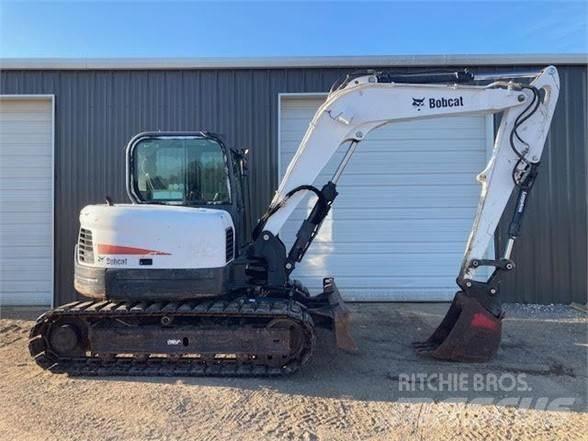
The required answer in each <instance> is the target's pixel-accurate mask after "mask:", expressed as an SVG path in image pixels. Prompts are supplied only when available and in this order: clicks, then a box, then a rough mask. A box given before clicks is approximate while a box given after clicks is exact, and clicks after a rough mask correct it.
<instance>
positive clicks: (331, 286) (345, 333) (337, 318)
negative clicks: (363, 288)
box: [323, 278, 358, 352]
mask: <svg viewBox="0 0 588 441" xmlns="http://www.w3.org/2000/svg"><path fill="white" fill-rule="evenodd" d="M323 291H324V293H325V294H326V295H327V298H328V301H329V305H330V307H331V309H332V317H333V322H334V328H335V329H334V331H335V343H336V344H337V347H338V348H339V349H342V350H344V351H347V352H357V350H358V348H357V344H356V343H355V340H354V339H353V337H352V335H351V312H350V311H349V308H348V307H347V305H346V304H345V302H344V301H343V298H342V297H341V294H340V293H339V289H337V286H336V285H335V281H334V280H333V279H332V278H325V279H324V280H323Z"/></svg>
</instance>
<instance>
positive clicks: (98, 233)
mask: <svg viewBox="0 0 588 441" xmlns="http://www.w3.org/2000/svg"><path fill="white" fill-rule="evenodd" d="M235 243H236V242H235V233H234V227H233V221H232V219H231V216H230V214H229V213H227V212H226V211H224V210H215V209H208V208H190V207H175V206H169V205H138V204H137V205H130V204H127V205H89V206H87V207H85V208H84V209H83V210H82V211H81V213H80V234H79V237H78V243H77V245H76V252H75V256H76V257H75V258H76V262H75V288H76V290H77V291H78V292H79V293H80V294H82V295H85V296H89V297H95V298H110V299H115V298H119V299H133V300H144V299H186V298H196V297H202V296H218V295H220V294H222V292H223V291H224V289H225V288H224V285H225V281H226V276H227V271H226V269H227V268H228V264H230V262H231V261H232V260H233V259H234V257H235Z"/></svg>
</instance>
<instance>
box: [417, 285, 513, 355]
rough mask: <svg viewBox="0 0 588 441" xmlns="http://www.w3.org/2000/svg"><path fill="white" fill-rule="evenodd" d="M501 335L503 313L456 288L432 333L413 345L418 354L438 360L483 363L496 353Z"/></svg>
mask: <svg viewBox="0 0 588 441" xmlns="http://www.w3.org/2000/svg"><path fill="white" fill-rule="evenodd" d="M501 335H502V316H500V317H496V316H494V315H493V314H492V313H490V312H489V311H488V310H487V309H486V308H484V307H483V306H482V305H481V304H480V302H479V301H478V300H476V299H475V298H473V297H470V296H467V295H466V294H464V293H463V292H462V291H459V292H458V293H457V294H456V295H455V297H454V299H453V302H451V306H450V307H449V311H447V314H446V315H445V317H444V318H443V321H442V322H441V324H440V325H439V327H438V328H437V329H436V330H435V332H433V334H432V335H431V336H430V337H429V338H428V339H427V340H426V341H424V342H418V343H414V344H413V346H414V348H415V350H416V352H417V354H418V355H425V356H431V357H433V358H437V359H440V360H451V361H463V362H486V361H489V360H491V359H492V358H493V357H494V356H495V355H496V352H497V351H498V346H499V345H500V337H501Z"/></svg>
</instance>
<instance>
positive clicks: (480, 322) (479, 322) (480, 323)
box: [471, 312, 498, 331]
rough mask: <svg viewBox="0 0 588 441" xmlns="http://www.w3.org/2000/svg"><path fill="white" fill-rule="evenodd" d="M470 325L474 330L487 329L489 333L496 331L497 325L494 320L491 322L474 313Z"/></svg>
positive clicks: (483, 316) (489, 319)
mask: <svg viewBox="0 0 588 441" xmlns="http://www.w3.org/2000/svg"><path fill="white" fill-rule="evenodd" d="M471 325H472V327H474V328H483V329H488V330H490V331H496V329H497V328H498V323H497V322H496V320H492V319H491V318H490V317H488V316H486V315H484V314H482V313H479V312H476V313H475V314H474V317H473V318H472V322H471Z"/></svg>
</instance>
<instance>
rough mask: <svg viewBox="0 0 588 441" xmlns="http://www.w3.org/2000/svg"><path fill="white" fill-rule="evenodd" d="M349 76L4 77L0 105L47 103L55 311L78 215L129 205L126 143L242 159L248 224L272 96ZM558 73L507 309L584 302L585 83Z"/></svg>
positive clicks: (260, 196)
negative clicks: (203, 136) (243, 155)
mask: <svg viewBox="0 0 588 441" xmlns="http://www.w3.org/2000/svg"><path fill="white" fill-rule="evenodd" d="M513 68H516V67H513ZM356 69H357V68H352V69H318V68H317V69H298V68H296V69H294V68H292V69H217V70H167V71H166V70H128V71H123V70H112V71H102V70H100V71H91V70H80V71H4V72H2V75H1V77H0V93H4V94H34V93H37V94H41V93H43V94H55V106H56V110H55V118H56V121H55V122H56V126H55V130H56V133H55V154H56V157H55V164H56V176H55V178H56V182H55V192H56V206H55V238H56V243H55V258H56V275H55V276H56V277H55V292H56V299H55V301H56V303H57V304H59V303H64V302H66V301H70V300H72V299H74V298H75V297H76V296H75V292H74V290H73V280H72V276H73V246H74V244H75V240H76V234H77V229H78V213H79V211H80V209H81V208H82V207H83V206H84V205H86V204H92V203H100V202H102V201H103V200H104V196H105V195H109V196H111V197H113V199H114V200H115V201H120V202H123V201H126V200H127V197H126V194H125V185H124V170H125V164H124V151H123V148H124V146H125V144H126V142H127V141H128V139H129V138H130V137H131V136H132V135H134V134H136V133H138V132H140V131H142V130H157V129H162V130H163V129H165V130H200V129H207V130H210V131H214V132H217V133H220V134H221V135H222V136H223V137H224V139H225V141H226V142H227V144H228V145H230V146H235V147H244V146H247V147H250V148H251V156H252V173H251V178H250V179H251V188H252V202H253V211H254V213H253V217H254V218H256V217H258V216H259V215H261V214H262V213H263V211H264V210H265V208H266V206H267V204H268V203H269V200H270V199H271V197H272V194H273V192H274V189H275V188H276V186H277V163H278V157H277V139H278V133H277V130H278V120H277V119H278V94H279V93H285V92H290V93H292V92H325V91H327V90H328V89H329V87H330V86H331V84H332V83H333V81H335V80H336V79H337V78H338V77H339V76H340V75H342V74H344V73H346V72H349V71H353V70H356ZM522 69H528V67H523V68H522ZM559 69H560V75H561V79H562V93H561V96H560V102H559V104H558V109H557V112H556V115H555V118H554V121H553V126H552V131H551V134H550V136H549V138H548V145H547V150H546V152H545V157H546V158H545V161H544V162H543V165H542V169H541V175H540V179H539V180H538V182H537V186H536V189H535V190H534V193H533V195H532V200H531V202H530V204H529V211H528V216H527V219H526V222H525V225H524V227H523V234H522V238H521V241H520V243H518V244H517V247H516V250H515V254H514V258H515V259H516V261H517V264H518V268H517V271H516V272H515V273H514V274H513V275H511V276H509V279H508V280H507V281H506V283H505V289H504V290H503V292H504V296H505V299H506V300H509V301H522V302H538V303H568V302H570V301H576V302H580V303H585V302H586V289H587V276H586V272H587V271H586V268H587V261H586V254H587V250H586V247H587V242H588V240H587V237H586V230H587V216H586V207H587V200H586V192H587V188H588V187H587V183H586V164H587V160H588V159H587V157H586V151H587V148H588V145H587V144H588V141H587V135H588V131H587V118H588V114H587V109H586V106H587V85H586V79H587V77H588V75H587V69H586V66H559ZM394 70H396V71H403V70H406V69H402V68H397V67H396V68H394ZM484 70H488V68H487V67H485V68H484ZM497 70H508V67H505V66H501V67H500V68H497ZM507 222H508V219H505V220H504V221H503V223H502V225H503V226H502V227H501V230H500V232H499V233H500V234H499V239H498V246H499V247H500V246H501V245H502V237H503V233H504V225H505V224H506V223H507ZM358 228H360V226H359V225H358Z"/></svg>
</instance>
